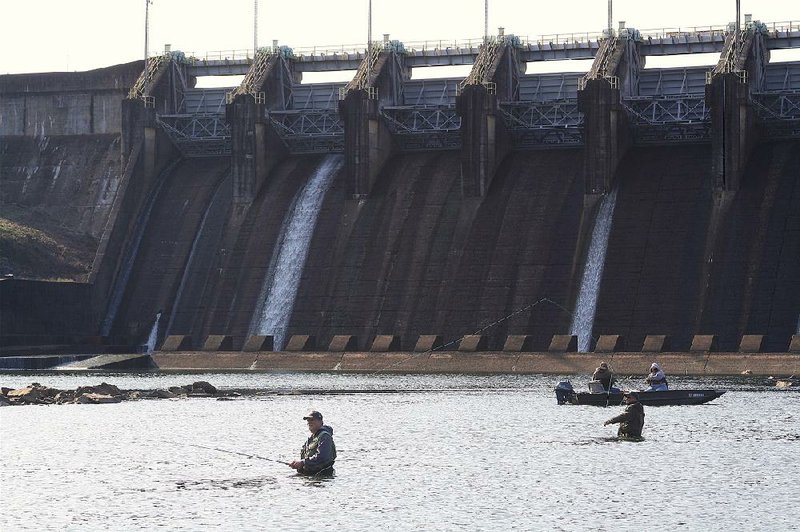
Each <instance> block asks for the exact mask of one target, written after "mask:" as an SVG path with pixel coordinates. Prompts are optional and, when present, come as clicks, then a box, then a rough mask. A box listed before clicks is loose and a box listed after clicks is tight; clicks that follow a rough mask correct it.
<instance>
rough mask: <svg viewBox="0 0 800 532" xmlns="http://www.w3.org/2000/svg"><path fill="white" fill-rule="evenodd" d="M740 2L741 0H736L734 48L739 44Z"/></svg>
mask: <svg viewBox="0 0 800 532" xmlns="http://www.w3.org/2000/svg"><path fill="white" fill-rule="evenodd" d="M740 3H741V2H740V0H736V34H735V35H734V36H733V47H734V49H736V47H737V46H738V44H739V7H740V6H739V4H740Z"/></svg>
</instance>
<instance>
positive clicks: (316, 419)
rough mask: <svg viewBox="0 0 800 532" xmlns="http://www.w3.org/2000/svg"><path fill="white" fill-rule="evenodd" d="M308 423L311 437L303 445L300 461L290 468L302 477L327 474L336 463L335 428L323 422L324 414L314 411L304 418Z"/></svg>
mask: <svg viewBox="0 0 800 532" xmlns="http://www.w3.org/2000/svg"><path fill="white" fill-rule="evenodd" d="M303 419H305V420H306V422H307V423H308V430H309V432H311V437H309V438H308V440H306V443H304V444H303V449H302V450H301V451H300V458H301V459H300V460H295V461H293V462H292V463H290V464H289V467H291V468H292V469H296V470H297V472H298V473H300V474H302V475H317V474H327V473H330V472H332V471H333V463H334V462H335V461H336V445H335V444H334V443H333V428H332V427H329V426H328V425H325V424H324V423H323V422H322V414H320V413H319V412H317V411H316V410H313V411H311V412H309V413H308V414H307V415H306V416H304V417H303Z"/></svg>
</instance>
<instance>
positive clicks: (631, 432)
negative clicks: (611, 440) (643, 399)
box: [603, 392, 644, 440]
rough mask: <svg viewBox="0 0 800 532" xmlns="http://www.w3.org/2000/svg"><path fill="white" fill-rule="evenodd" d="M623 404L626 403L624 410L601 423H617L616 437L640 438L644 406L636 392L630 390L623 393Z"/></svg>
mask: <svg viewBox="0 0 800 532" xmlns="http://www.w3.org/2000/svg"><path fill="white" fill-rule="evenodd" d="M625 404H626V405H628V406H626V407H625V411H624V412H623V413H621V414H620V415H618V416H615V417H612V418H611V419H609V420H608V421H606V422H605V423H603V426H605V425H611V424H612V423H619V431H617V436H618V437H620V438H625V439H628V440H641V439H642V427H644V407H643V406H642V403H640V402H639V398H638V397H637V396H636V394H635V393H631V392H627V393H626V394H625Z"/></svg>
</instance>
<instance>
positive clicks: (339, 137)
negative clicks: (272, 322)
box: [0, 26, 800, 351]
mask: <svg viewBox="0 0 800 532" xmlns="http://www.w3.org/2000/svg"><path fill="white" fill-rule="evenodd" d="M748 31H749V33H748ZM798 33H799V32H798V31H795V30H792V29H791V27H790V28H789V29H787V30H784V31H778V30H775V31H769V30H767V29H762V28H761V27H760V26H753V27H751V28H749V30H747V31H745V33H743V38H744V39H747V43H748V44H747V47H746V49H744V51H742V50H741V49H739V50H737V49H734V48H732V45H731V44H730V42H729V41H730V40H729V36H726V35H725V34H724V32H722V33H713V32H712V34H710V35H700V34H698V35H693V36H682V37H681V38H679V39H677V40H676V39H675V38H674V37H672V38H671V40H669V41H667V40H665V39H666V37H663V38H661V39H662V40H661V41H659V42H660V44H659V45H658V46H660V48H659V47H658V46H656V44H658V43H656V44H654V40H653V39H652V38H647V39H643V38H641V37H637V36H636V33H635V32H634V31H627V32H626V33H625V35H624V36H623V35H622V34H620V35H619V36H617V37H615V38H613V39H609V38H607V39H604V40H598V41H594V42H587V43H584V44H581V45H575V46H568V45H567V44H564V43H555V44H552V43H551V47H550V50H549V51H545V50H544V49H543V46H542V45H536V46H534V45H533V44H531V43H520V42H518V41H516V40H514V38H512V37H513V36H500V37H498V38H496V39H494V40H492V41H491V42H487V43H483V44H481V45H480V46H478V45H476V46H475V47H470V48H469V49H467V48H466V47H464V48H458V49H457V50H453V51H449V52H445V51H439V52H437V53H428V52H422V53H417V51H415V50H413V49H409V50H405V49H404V48H403V47H402V46H401V43H396V42H393V41H392V42H387V43H383V44H381V45H380V46H376V47H374V48H373V53H372V54H361V55H358V54H356V55H355V56H353V57H349V58H342V57H338V56H336V57H334V56H329V57H327V59H325V60H321V59H320V60H318V59H313V60H312V59H310V58H305V57H303V56H294V55H293V54H292V53H291V50H287V49H286V48H285V47H284V48H277V49H268V50H263V51H262V52H261V53H260V54H258V55H257V56H256V57H255V58H254V59H252V60H251V61H250V62H249V63H248V62H243V63H242V64H241V65H239V66H238V67H237V68H240V69H244V72H246V73H247V75H246V77H245V81H244V82H242V84H241V85H240V86H238V87H233V88H231V89H230V90H228V91H225V90H202V89H196V88H194V87H192V86H190V84H189V85H184V84H182V83H184V82H183V81H182V80H185V79H190V78H191V76H192V75H195V74H197V73H200V72H201V71H202V69H209V68H212V67H214V68H219V69H226V68H228V69H232V68H233V66H231V65H228V66H225V65H217V66H214V65H210V64H208V62H206V64H203V63H202V62H194V63H192V62H184V61H182V60H181V59H180V58H179V57H178V56H174V55H165V56H160V59H159V60H158V61H150V62H148V64H147V65H144V63H143V62H138V63H137V64H132V65H121V66H119V67H111V68H110V69H102V70H101V71H95V72H93V73H87V74H84V75H82V76H81V77H80V80H78V79H77V78H75V80H73V81H72V82H71V83H64V84H63V86H64V90H63V91H62V92H63V94H60V95H59V96H58V97H57V98H55V99H53V98H52V95H51V93H50V92H48V89H46V86H47V85H48V84H49V83H50V82H52V81H53V80H55V79H56V78H58V77H59V76H61V77H64V78H70V75H68V74H63V75H56V74H52V75H49V76H51V78H52V79H51V80H50V81H49V82H48V81H46V79H45V77H44V76H47V75H30V76H27V77H26V76H24V75H23V76H0V78H5V79H0V93H2V95H3V105H4V107H3V117H4V119H3V121H2V123H1V124H2V127H1V128H0V136H2V139H3V146H2V150H3V159H2V160H0V167H1V168H2V172H3V176H2V177H3V185H4V186H3V188H4V196H3V201H4V202H5V203H17V204H21V205H29V206H30V205H36V204H47V201H48V200H47V198H48V188H47V186H48V185H47V183H48V182H49V183H55V184H56V185H55V186H56V187H61V186H62V183H63V179H62V178H60V177H59V174H58V172H63V170H56V168H57V167H58V165H57V164H51V163H49V162H47V161H51V160H54V156H53V154H52V152H53V150H57V149H58V147H59V146H62V145H63V146H65V147H67V146H70V145H71V144H70V143H73V144H74V143H76V142H77V143H80V142H82V140H81V139H84V140H85V141H89V139H92V142H94V143H95V144H93V145H97V143H98V139H100V141H102V142H106V143H111V145H112V146H115V147H116V146H118V147H119V150H120V157H119V159H118V160H116V159H115V160H111V161H109V162H105V163H98V162H97V160H94V161H89V160H87V161H85V162H82V163H77V164H82V165H83V166H84V167H85V168H87V169H88V170H92V171H89V172H86V176H88V177H86V176H78V175H77V173H75V174H71V173H69V172H67V173H66V174H63V175H65V176H66V177H67V179H68V183H67V184H71V185H72V186H73V189H77V190H81V187H82V186H83V187H94V188H99V187H102V186H106V190H107V194H106V195H105V197H104V199H103V202H100V201H99V200H92V201H91V202H86V201H84V203H85V204H88V205H87V207H86V209H85V212H86V213H88V215H89V216H93V217H94V218H93V221H92V224H90V225H91V227H92V232H93V233H92V234H94V235H95V236H94V238H96V240H97V253H96V256H95V260H94V263H93V265H92V269H91V272H90V274H89V275H88V286H87V287H85V288H77V290H79V291H81V290H82V292H81V294H82V295H81V296H80V297H81V298H83V299H80V301H79V302H78V303H71V302H67V301H66V296H64V295H61V291H65V289H64V288H62V287H59V286H50V285H46V286H41V287H37V289H36V290H37V292H36V293H37V294H39V295H37V296H36V298H33V299H32V300H30V301H24V302H21V301H22V300H23V299H26V298H25V293H26V291H30V290H31V288H30V286H29V285H28V284H27V283H23V282H17V281H16V280H13V281H11V282H9V281H3V282H2V283H0V294H3V308H4V312H3V320H4V321H3V330H4V333H3V334H4V339H3V345H16V344H15V342H17V343H19V342H20V341H23V340H21V338H22V337H25V338H29V339H30V338H33V337H36V336H41V337H42V338H43V339H44V338H46V337H47V336H52V335H55V334H56V333H58V334H61V335H62V336H63V335H64V333H65V332H66V331H70V333H69V334H71V335H73V336H82V337H91V336H110V337H114V338H117V339H119V340H118V341H119V342H121V343H126V344H129V345H141V344H143V343H145V341H147V340H148V335H149V333H150V332H151V330H152V324H153V316H155V315H156V313H157V312H158V311H159V310H162V309H163V310H164V311H166V312H168V313H169V314H170V315H164V316H163V317H162V320H161V323H162V324H164V323H167V324H170V325H169V327H168V328H169V334H170V335H174V336H182V337H185V338H191V342H190V343H191V344H192V345H193V347H195V348H200V347H202V346H203V345H204V343H205V341H206V339H208V338H211V337H215V338H218V337H224V338H228V339H229V340H227V341H228V342H229V344H230V346H229V348H230V349H234V350H239V349H242V348H243V346H244V345H245V344H246V343H247V341H248V338H249V337H250V336H253V334H252V333H253V332H254V331H251V330H250V324H251V322H252V321H253V318H254V315H255V314H256V313H257V312H258V310H257V309H258V307H259V294H260V293H261V287H262V286H263V285H264V281H265V279H266V278H267V277H268V276H269V275H270V273H269V272H270V262H271V258H272V257H273V255H274V253H275V249H276V246H277V245H278V244H279V242H280V240H281V227H282V225H283V220H284V219H285V217H286V214H287V212H288V211H289V209H290V207H291V203H292V198H294V197H295V196H296V194H297V193H298V191H299V190H300V188H301V187H302V184H303V183H305V182H306V181H307V180H308V178H309V176H311V175H312V174H313V172H314V169H315V168H316V167H317V166H318V165H319V164H320V161H321V160H322V158H324V157H326V156H327V155H328V154H330V153H342V154H343V155H342V156H341V157H342V158H343V160H344V168H343V171H342V172H340V173H338V174H337V175H336V177H335V179H334V180H333V182H332V183H331V188H330V191H329V193H328V194H327V196H326V197H325V200H324V201H323V202H322V204H321V206H320V210H319V221H318V223H317V226H316V229H315V230H314V233H313V236H312V238H311V240H310V246H309V250H308V256H307V259H306V261H305V264H304V266H303V268H302V272H301V273H302V275H301V276H300V278H299V286H298V287H297V293H296V297H295V298H294V300H293V302H292V303H291V305H292V308H293V310H292V312H291V315H290V316H289V318H288V325H287V328H286V331H287V332H286V334H287V337H291V336H294V335H297V336H304V335H305V336H308V337H310V338H313V339H314V341H315V343H316V346H317V347H319V348H322V349H325V348H326V346H329V345H331V344H332V342H333V340H334V339H335V338H341V337H347V338H349V340H348V343H347V346H349V347H348V349H354V348H358V349H370V347H371V346H372V345H373V344H374V343H375V341H376V339H377V338H378V337H392V338H394V339H395V340H394V341H393V342H394V343H393V344H391V345H393V346H394V347H393V349H406V350H411V349H413V348H415V346H416V344H417V342H418V339H419V338H420V337H421V336H426V335H435V336H440V337H441V338H442V339H443V341H451V340H452V341H457V340H459V339H461V338H462V337H463V336H464V335H469V334H473V333H475V332H477V331H484V332H482V333H481V334H482V335H484V336H485V339H484V340H482V341H483V342H484V343H483V344H480V343H478V344H476V345H477V346H480V349H494V350H498V349H502V348H503V347H504V345H505V343H506V340H507V338H508V337H509V336H510V335H515V336H524V337H525V338H526V339H525V342H526V345H527V346H528V348H529V349H538V350H546V349H548V348H549V346H550V345H551V341H552V340H553V337H554V336H555V335H565V334H568V333H569V329H570V323H571V321H572V314H573V313H574V312H575V310H576V308H575V307H576V305H577V301H578V294H579V292H580V284H581V277H582V272H583V271H584V269H585V264H586V260H587V259H586V257H587V255H588V253H589V247H590V242H591V232H592V226H591V224H590V223H589V220H591V219H592V217H591V216H590V213H591V212H592V211H593V209H594V208H595V207H596V201H597V198H598V197H601V196H602V195H603V194H608V193H609V192H610V191H611V190H612V189H615V190H617V191H618V192H617V193H618V198H617V205H616V209H615V213H614V224H613V226H612V227H611V229H610V234H609V235H608V248H607V252H606V259H605V261H604V263H605V267H604V269H603V274H602V280H601V282H600V283H599V291H598V292H597V304H596V311H595V318H594V320H593V322H594V326H593V329H594V336H596V337H597V336H600V335H619V336H620V337H622V338H624V339H625V342H626V343H627V346H628V347H629V348H630V349H632V350H640V349H641V348H642V346H643V345H644V343H645V341H646V338H647V337H648V336H650V335H664V336H667V337H669V338H670V339H671V342H672V345H673V347H674V348H675V349H679V350H687V349H689V348H690V347H691V345H692V340H693V338H694V337H695V336H697V335H712V336H714V337H715V342H716V344H717V346H716V347H717V348H724V349H727V350H735V349H736V348H738V347H739V343H740V341H741V339H742V337H743V336H745V335H763V336H764V341H763V343H762V344H761V346H760V348H761V349H768V350H771V351H785V350H786V349H787V347H788V346H789V343H790V338H791V337H792V335H793V334H795V332H796V327H797V320H798V318H797V316H798V314H800V295H798V294H800V286H799V283H800V266H798V264H800V249H798V246H799V244H798V242H800V237H798V212H800V184H798V181H799V180H800V176H799V175H798V170H797V169H798V168H800V161H798V159H797V157H798V156H797V149H796V148H797V145H798V142H800V128H799V127H798V123H800V116H798V114H797V113H793V112H792V111H791V109H792V102H796V98H797V97H796V91H797V90H800V64H798V63H792V62H789V63H775V64H772V63H770V62H769V57H768V53H766V52H765V51H768V50H770V49H777V48H779V47H790V48H791V47H793V46H796V44H793V43H795V42H796V39H798V38H799V36H798V35H796V34H798ZM501 37H502V38H501ZM537 46H538V48H537ZM709 47H710V48H713V49H714V50H715V51H719V52H720V62H719V63H718V65H717V66H716V67H714V68H712V69H710V70H708V71H706V70H707V69H702V68H689V67H686V68H673V69H669V68H667V69H644V68H642V63H643V62H644V61H643V58H644V57H645V56H646V55H648V54H651V55H656V54H658V53H662V52H660V51H659V50H671V51H673V52H674V53H692V52H693V51H700V49H701V48H702V51H708V50H709ZM473 48H474V49H473ZM731 50H733V51H732V52H731ZM547 53H551V55H553V56H554V57H563V58H567V57H584V58H594V61H595V63H594V66H593V67H592V69H590V71H589V72H588V73H587V74H586V75H583V76H579V75H574V76H568V75H565V74H547V75H540V74H526V73H525V69H524V63H525V62H526V61H531V60H533V61H535V60H541V58H543V57H545V56H546V55H547ZM737 53H738V54H740V55H739V56H736V54H737ZM537 54H539V55H537ZM731 54H732V55H731ZM537 58H539V59H537ZM326 61H327V63H326ZM345 63H347V64H348V65H350V66H351V67H355V68H358V73H357V74H356V76H355V77H354V78H353V80H352V81H351V82H350V83H346V84H345V83H341V84H330V83H328V84H300V83H297V82H296V81H297V78H298V75H300V76H301V75H302V72H306V71H312V70H314V69H324V68H334V67H335V68H341V65H342V64H345ZM351 63H352V64H351ZM445 63H446V64H474V65H475V66H474V67H473V71H472V72H471V73H470V75H469V76H468V77H467V78H466V79H440V80H424V81H423V80H413V79H409V77H410V76H409V74H408V71H409V69H415V68H424V66H425V65H434V64H445ZM325 65H328V67H326V66H325ZM330 65H333V66H330ZM337 65H338V66H337ZM744 72H746V74H743V73H744ZM192 73H194V74H192ZM139 74H141V75H139ZM145 74H146V75H145ZM137 76H138V78H137ZM70 79H72V78H70ZM37 84H38V85H37ZM37 87H38V88H37ZM119 87H127V88H130V91H121V90H120V89H119ZM226 93H227V94H226ZM176 94H180V95H181V98H175V97H174V95H176ZM86 102H89V105H87V103H86ZM775 102H777V103H775ZM114 106H117V107H116V110H114V109H115V107H114ZM59 109H60V110H59ZM48 113H49V114H48ZM58 113H61V115H59V114H58ZM62 115H63V116H65V117H67V118H68V119H67V118H64V119H62V120H61V122H59V120H49V121H43V120H41V118H42V117H44V116H52V117H58V116H62ZM734 115H735V116H734ZM12 117H13V118H12ZM734 121H735V123H738V124H742V127H741V128H738V129H736V130H731V129H730V128H731V126H730V124H731V123H733V122H734ZM726 128H728V129H726ZM31 139H38V140H37V141H36V142H33V141H31ZM102 142H100V145H98V147H97V148H93V149H94V150H95V151H96V152H97V153H98V154H99V155H98V157H100V161H106V160H107V159H103V157H106V158H108V156H107V155H103V153H105V152H103V150H104V149H105V148H104V147H103V146H106V144H102ZM45 144H46V147H44V148H43V147H42V146H43V145H45ZM39 161H42V162H44V163H46V164H38V162H39ZM98 164H105V165H106V166H107V167H109V168H110V170H108V171H107V172H105V173H98V172H96V171H94V169H95V168H96V166H97V165H98ZM34 168H36V170H34ZM78 173H79V172H78ZM162 174H164V176H163V185H159V184H160V183H161V182H162V181H161V180H160V179H158V178H157V177H158V176H160V175H162ZM59 179H62V180H61V181H59ZM82 180H86V182H83V181H82ZM108 182H111V183H113V186H111V187H109V186H108V185H103V184H104V183H108ZM156 186H163V190H162V191H161V193H160V194H158V198H157V200H156V201H155V204H154V205H153V207H152V212H151V215H150V216H149V217H147V218H148V222H147V227H146V228H145V234H144V235H143V237H142V239H141V250H140V252H139V253H137V256H136V259H135V263H134V264H132V265H131V270H130V279H129V280H128V281H127V282H125V283H123V284H124V285H125V286H126V288H125V292H124V296H123V297H122V299H121V302H120V305H119V306H120V310H119V312H118V313H116V317H115V319H114V320H113V321H114V323H113V326H112V327H111V328H110V331H103V332H108V334H101V331H100V329H99V328H98V327H99V324H100V323H101V322H102V315H103V311H104V309H106V308H107V307H108V303H109V298H111V297H112V296H111V294H112V293H113V288H112V287H113V286H114V285H115V283H117V284H118V281H119V280H120V279H121V275H122V274H123V273H124V271H125V267H124V264H121V263H122V262H124V261H123V259H122V258H121V257H122V256H123V255H124V253H123V250H125V249H126V248H128V247H129V246H130V244H131V242H133V241H134V240H135V239H136V232H135V230H134V228H133V225H135V224H133V220H136V219H137V217H141V215H142V213H143V212H146V210H147V209H148V207H147V201H146V198H147V197H148V194H150V193H151V192H152V191H153V190H154V187H156ZM69 190H70V189H66V192H63V193H62V194H63V195H65V197H66V199H67V201H69V200H71V199H73V198H75V197H76V193H75V192H70V191H69ZM70 194H71V195H70ZM85 219H86V217H85V216H84V218H81V219H80V220H79V219H78V218H77V217H76V215H74V214H73V215H70V216H69V217H67V218H66V220H67V221H68V223H70V224H72V225H74V226H76V227H88V226H89V224H87V223H86V222H85V221H84V220H85ZM80 224H83V225H80ZM84 230H85V229H84ZM15 287H18V288H15ZM72 289H75V287H72ZM27 293H30V292H27ZM27 299H30V298H27ZM538 301H544V302H543V303H542V304H537V305H535V306H532V303H534V302H538ZM37 302H38V303H37ZM76 304H79V305H81V306H82V307H83V310H82V311H81V312H80V313H79V314H78V315H76V314H75V313H74V312H72V316H70V317H66V316H65V314H68V313H70V310H69V309H71V308H72V307H71V305H76ZM527 307H530V308H529V310H527V311H526V312H522V313H516V311H517V310H518V309H521V308H527ZM12 308H13V313H12V312H11V309H12ZM5 309H8V310H5ZM12 314H13V315H12ZM42 324H44V325H42ZM486 326H491V328H489V329H484V328H485V327H486ZM160 329H161V332H160V334H161V337H160V338H158V339H157V340H156V343H157V344H161V343H163V342H164V341H165V338H164V332H165V331H164V330H163V329H164V327H161V328H160ZM5 331H10V332H9V333H6V332H5ZM260 332H262V333H264V331H260ZM6 334H7V336H5V335H6ZM260 336H264V334H261V335H260ZM27 341H36V340H32V339H31V340H27ZM42 341H44V340H42ZM115 341H116V340H115ZM279 343H280V342H279ZM262 347H263V345H262Z"/></svg>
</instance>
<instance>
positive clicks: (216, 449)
mask: <svg viewBox="0 0 800 532" xmlns="http://www.w3.org/2000/svg"><path fill="white" fill-rule="evenodd" d="M170 443H174V444H175V445H190V446H192V447H199V448H200V449H207V450H209V451H217V452H220V453H227V454H235V455H239V456H245V457H247V458H258V459H259V460H266V461H267V462H275V463H278V464H283V465H289V462H284V461H283V460H275V459H274V458H267V457H266V456H259V455H257V454H248V453H240V452H238V451H229V450H227V449H220V448H219V447H207V446H205V445H200V444H197V443H186V442H183V443H178V442H170Z"/></svg>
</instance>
